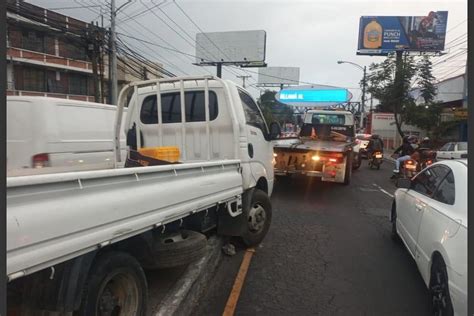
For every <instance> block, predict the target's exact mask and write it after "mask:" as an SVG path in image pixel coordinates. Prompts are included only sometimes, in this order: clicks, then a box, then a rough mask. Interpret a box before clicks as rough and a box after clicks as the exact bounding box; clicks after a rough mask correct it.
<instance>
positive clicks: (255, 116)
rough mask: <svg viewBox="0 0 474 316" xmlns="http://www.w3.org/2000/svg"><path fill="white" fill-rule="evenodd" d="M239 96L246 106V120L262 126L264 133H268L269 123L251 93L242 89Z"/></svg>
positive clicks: (248, 122) (251, 123)
mask: <svg viewBox="0 0 474 316" xmlns="http://www.w3.org/2000/svg"><path fill="white" fill-rule="evenodd" d="M239 96H240V100H241V101H242V105H243V107H244V113H245V120H246V121H247V124H249V125H252V126H255V127H258V128H260V129H261V130H262V132H263V135H267V134H268V128H267V124H266V123H265V119H264V118H263V116H262V114H261V113H260V110H259V108H258V105H257V103H255V101H254V100H253V99H252V97H251V96H250V95H248V94H247V93H246V92H244V91H242V90H240V89H239Z"/></svg>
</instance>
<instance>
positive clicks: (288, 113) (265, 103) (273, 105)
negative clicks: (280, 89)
mask: <svg viewBox="0 0 474 316" xmlns="http://www.w3.org/2000/svg"><path fill="white" fill-rule="evenodd" d="M276 94H277V92H276V91H271V90H265V92H264V93H263V94H262V95H261V96H260V99H259V100H258V103H259V106H260V108H261V110H262V112H263V116H264V117H265V120H266V121H267V123H270V122H273V121H277V122H278V123H280V124H281V125H283V124H285V123H288V122H291V123H294V117H293V108H291V107H290V106H289V105H286V104H284V103H281V102H279V101H278V100H276V98H275V96H276Z"/></svg>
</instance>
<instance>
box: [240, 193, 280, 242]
mask: <svg viewBox="0 0 474 316" xmlns="http://www.w3.org/2000/svg"><path fill="white" fill-rule="evenodd" d="M246 207H249V210H248V225H247V229H246V231H245V233H244V234H243V235H242V236H241V239H242V241H243V243H244V244H245V245H246V246H247V247H252V246H256V245H258V244H259V243H261V242H262V240H263V238H264V237H265V235H266V234H267V232H268V229H269V228H270V223H271V221H272V204H271V203H270V199H269V198H268V195H267V194H266V193H265V192H263V191H262V190H259V189H255V190H254V191H253V195H252V198H251V200H250V205H249V206H246Z"/></svg>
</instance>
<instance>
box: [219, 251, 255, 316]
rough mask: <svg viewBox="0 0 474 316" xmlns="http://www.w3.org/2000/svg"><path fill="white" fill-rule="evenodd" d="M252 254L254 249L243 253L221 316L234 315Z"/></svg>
mask: <svg viewBox="0 0 474 316" xmlns="http://www.w3.org/2000/svg"><path fill="white" fill-rule="evenodd" d="M254 253H255V249H254V248H250V249H247V251H246V252H245V255H244V258H243V259H242V263H241V264H240V269H239V273H237V276H236V277H235V281H234V285H233V286H232V291H231V292H230V295H229V298H228V299H227V303H226V305H225V309H224V312H223V313H222V316H232V315H234V312H235V308H236V307H237V303H238V301H239V296H240V292H241V291H242V286H243V285H244V282H245V277H246V276H247V271H248V269H249V266H250V261H251V260H252V256H253V254H254Z"/></svg>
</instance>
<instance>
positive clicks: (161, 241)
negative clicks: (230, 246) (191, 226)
mask: <svg viewBox="0 0 474 316" xmlns="http://www.w3.org/2000/svg"><path fill="white" fill-rule="evenodd" d="M206 251H207V238H206V236H205V235H203V234H201V233H198V232H195V231H192V230H180V231H179V232H175V233H171V234H166V235H163V236H159V237H158V238H157V241H156V242H155V244H154V247H153V257H154V258H153V263H152V264H151V265H147V266H146V268H147V269H163V268H173V267H179V266H183V265H186V264H189V263H191V262H194V261H196V260H198V259H200V258H202V257H203V256H204V255H205V254H206Z"/></svg>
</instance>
